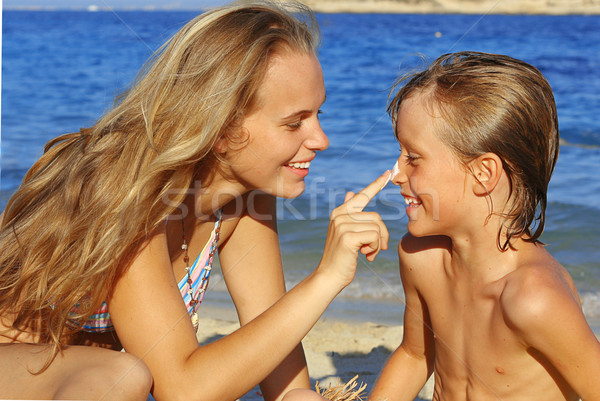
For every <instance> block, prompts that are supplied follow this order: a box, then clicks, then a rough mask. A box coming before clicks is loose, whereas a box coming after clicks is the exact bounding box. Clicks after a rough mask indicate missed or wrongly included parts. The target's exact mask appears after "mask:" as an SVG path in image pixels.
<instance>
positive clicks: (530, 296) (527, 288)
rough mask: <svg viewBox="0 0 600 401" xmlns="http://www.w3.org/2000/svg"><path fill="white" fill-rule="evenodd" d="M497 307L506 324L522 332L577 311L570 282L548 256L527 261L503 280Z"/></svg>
mask: <svg viewBox="0 0 600 401" xmlns="http://www.w3.org/2000/svg"><path fill="white" fill-rule="evenodd" d="M544 252H545V251H544ZM500 304H501V307H502V313H503V315H504V318H505V319H506V321H507V323H508V324H509V325H511V326H512V327H513V328H514V329H516V330H517V331H521V332H528V331H531V330H533V329H535V328H536V326H537V328H539V327H541V326H546V325H548V324H550V323H551V321H553V320H555V319H556V318H558V317H559V316H562V315H565V314H568V313H570V312H572V311H573V309H574V308H580V302H579V297H578V296H577V291H576V289H575V285H574V283H573V280H572V279H571V277H570V276H569V274H568V273H567V272H566V270H565V269H564V268H563V267H562V266H561V265H560V264H559V263H558V262H557V261H556V260H555V259H554V258H553V257H552V256H550V255H549V254H547V253H546V254H545V255H544V254H542V256H541V257H538V258H532V259H530V260H527V261H526V262H525V263H524V264H523V265H521V266H519V268H518V269H517V270H515V271H514V272H512V273H511V274H509V275H508V276H507V277H506V282H505V285H504V290H503V291H502V294H501V296H500Z"/></svg>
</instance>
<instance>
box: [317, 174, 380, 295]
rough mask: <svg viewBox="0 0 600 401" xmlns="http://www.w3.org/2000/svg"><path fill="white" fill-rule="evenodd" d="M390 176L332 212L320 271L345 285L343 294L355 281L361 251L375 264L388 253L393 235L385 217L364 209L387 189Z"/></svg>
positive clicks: (348, 196)
mask: <svg viewBox="0 0 600 401" xmlns="http://www.w3.org/2000/svg"><path fill="white" fill-rule="evenodd" d="M389 176H390V172H389V171H386V172H385V173H384V174H383V175H381V176H380V177H378V178H377V179H376V180H375V181H373V182H372V183H371V184H369V185H368V186H367V187H366V188H365V189H363V190H362V191H360V192H358V193H356V194H355V193H353V192H348V193H347V194H346V197H345V199H344V203H343V204H341V205H340V206H338V207H337V208H335V209H334V210H333V211H332V212H331V217H330V220H329V230H328V232H327V240H326V241H325V250H324V251H323V258H322V259H321V263H320V264H319V267H318V269H317V271H318V272H321V273H323V274H331V275H332V278H333V279H334V280H338V281H337V282H338V283H339V284H340V285H341V288H340V290H341V289H343V288H344V287H346V286H347V285H348V284H350V282H352V280H353V279H354V274H355V273H356V263H357V258H358V252H359V251H360V253H362V254H363V255H366V258H367V260H368V261H369V262H372V261H373V260H375V257H376V256H377V254H378V253H379V251H380V250H386V249H388V239H389V233H388V230H387V227H386V226H385V224H384V223H383V220H382V219H381V216H380V215H379V214H378V213H376V212H363V209H364V208H365V206H367V204H368V203H369V202H370V201H371V199H373V197H375V195H377V194H378V193H379V191H381V190H382V189H383V187H385V185H386V184H387V182H388V181H389Z"/></svg>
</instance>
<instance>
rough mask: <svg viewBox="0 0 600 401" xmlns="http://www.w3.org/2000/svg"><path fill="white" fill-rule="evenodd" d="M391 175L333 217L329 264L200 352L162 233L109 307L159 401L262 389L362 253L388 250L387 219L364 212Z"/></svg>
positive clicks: (219, 397)
mask: <svg viewBox="0 0 600 401" xmlns="http://www.w3.org/2000/svg"><path fill="white" fill-rule="evenodd" d="M388 175H389V172H388V173H386V174H384V175H382V176H381V177H379V178H378V179H377V180H375V181H374V182H373V183H372V184H371V185H369V186H368V187H367V188H365V189H364V190H363V191H361V193H359V194H357V195H356V196H350V197H349V198H348V199H347V202H346V203H344V204H343V205H342V206H340V207H338V208H337V209H336V210H334V212H332V218H331V222H330V227H329V233H328V237H327V241H326V244H325V251H324V254H323V259H322V260H321V262H320V264H319V266H318V267H317V269H316V270H315V271H314V272H313V273H312V274H311V275H309V276H308V277H307V278H306V279H304V280H303V281H302V282H300V283H299V284H298V285H297V286H296V287H294V288H293V289H292V290H290V291H289V292H288V293H286V294H285V295H284V296H282V297H281V298H279V299H278V300H277V302H275V303H274V304H273V305H272V306H271V307H270V308H269V309H267V310H266V311H264V312H263V313H262V314H260V315H259V316H257V317H256V318H254V319H253V320H251V321H250V322H248V323H246V324H245V325H244V326H242V327H241V328H240V329H238V330H236V331H235V332H233V333H232V334H230V335H228V336H226V337H224V338H221V339H219V340H217V341H215V342H213V343H210V344H207V345H203V346H202V347H199V345H198V342H197V340H196V336H195V332H194V330H193V328H192V325H191V322H190V319H189V317H188V314H187V311H186V308H185V306H184V304H183V301H182V300H181V295H180V293H179V289H178V288H177V283H176V280H175V277H174V275H173V270H172V267H171V263H170V259H169V253H168V247H167V241H166V236H165V233H164V232H163V231H161V232H157V233H156V234H155V235H154V236H153V237H152V238H151V239H150V240H149V241H148V243H147V245H146V246H145V247H144V248H143V249H142V251H140V253H139V255H138V256H137V257H136V259H135V260H134V262H133V264H132V265H131V267H130V268H129V269H128V271H127V272H126V273H125V274H124V275H123V277H121V278H120V280H119V281H118V283H117V285H116V287H115V289H114V293H113V297H112V299H111V300H109V301H110V303H109V308H110V312H111V316H112V318H113V323H114V325H115V328H116V330H117V333H118V335H119V338H120V339H121V342H122V344H123V346H124V347H125V349H126V350H127V351H128V352H130V353H132V354H134V355H136V356H138V357H140V358H142V359H143V360H144V362H145V363H146V364H147V365H148V367H149V368H150V370H151V372H152V375H153V377H154V392H153V394H154V396H155V398H156V399H157V400H171V399H186V400H188V399H202V400H207V401H208V400H219V401H224V400H234V399H236V398H238V397H240V396H242V395H243V394H245V393H246V392H247V391H248V390H250V389H251V388H252V387H254V386H255V385H256V384H257V383H259V382H261V381H263V380H264V379H265V378H266V377H267V376H268V375H269V374H270V373H271V372H272V371H273V370H274V369H275V368H276V367H277V366H278V365H279V364H280V363H281V362H282V361H283V360H284V359H285V358H286V357H287V356H288V355H289V354H290V353H291V352H292V350H294V349H295V348H296V347H297V346H298V344H299V343H300V341H301V339H302V338H303V337H304V336H305V335H306V333H308V331H309V330H310V329H311V328H312V326H313V325H314V324H315V322H316V321H317V320H318V319H319V317H320V316H321V314H322V313H323V311H324V310H325V309H326V308H327V306H328V305H329V303H330V302H331V301H332V300H333V298H334V297H335V296H336V295H337V294H338V293H339V292H340V291H341V290H342V289H343V288H344V287H345V286H346V285H348V284H349V283H350V282H351V281H352V279H353V277H354V274H355V271H356V259H357V254H358V252H359V251H361V252H362V253H364V254H366V255H367V259H368V260H373V259H374V258H375V256H376V255H377V253H378V252H379V251H380V250H381V249H386V248H387V238H388V234H387V230H386V228H385V225H384V224H383V222H382V221H381V218H380V217H379V216H378V215H376V214H374V213H363V212H362V209H363V208H364V207H365V206H366V204H367V203H368V202H369V201H370V200H371V199H372V198H373V196H375V195H376V194H377V192H379V191H380V190H381V187H382V186H383V184H384V182H385V181H386V179H387V176H388ZM351 195H353V194H351ZM237 302H238V303H239V302H241V299H238V301H237ZM242 310H244V312H243V313H244V314H245V313H246V310H245V308H244V307H242ZM246 318H247V317H244V319H246Z"/></svg>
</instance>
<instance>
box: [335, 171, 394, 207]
mask: <svg viewBox="0 0 600 401" xmlns="http://www.w3.org/2000/svg"><path fill="white" fill-rule="evenodd" d="M390 174H391V172H390V170H386V172H385V173H383V174H382V175H380V176H379V177H377V178H376V179H375V181H373V182H372V183H370V184H369V185H367V186H366V187H365V188H364V189H363V190H362V191H360V192H358V193H357V194H356V195H354V196H353V197H352V199H350V200H349V201H348V202H346V206H347V207H348V210H349V211H352V212H355V213H356V212H362V211H363V209H364V208H365V207H366V206H367V205H368V204H369V202H371V199H373V198H374V197H375V195H377V194H378V193H379V191H381V190H382V189H383V188H384V187H385V186H386V185H387V183H388V182H389V177H390Z"/></svg>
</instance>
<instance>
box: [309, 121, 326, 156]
mask: <svg viewBox="0 0 600 401" xmlns="http://www.w3.org/2000/svg"><path fill="white" fill-rule="evenodd" d="M306 147H308V148H309V149H312V150H319V151H323V150H325V149H327V148H328V147H329V138H327V135H325V132H323V129H322V128H321V124H320V123H318V122H317V124H316V127H315V129H314V130H313V131H312V132H311V133H310V136H309V138H308V139H307V140H306Z"/></svg>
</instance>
